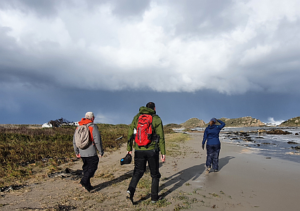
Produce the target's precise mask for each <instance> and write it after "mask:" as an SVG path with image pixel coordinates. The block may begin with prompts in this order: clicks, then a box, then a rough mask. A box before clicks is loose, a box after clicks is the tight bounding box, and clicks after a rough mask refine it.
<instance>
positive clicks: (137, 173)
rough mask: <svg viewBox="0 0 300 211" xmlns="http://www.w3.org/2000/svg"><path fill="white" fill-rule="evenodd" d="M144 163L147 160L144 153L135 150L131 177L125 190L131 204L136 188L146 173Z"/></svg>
mask: <svg viewBox="0 0 300 211" xmlns="http://www.w3.org/2000/svg"><path fill="white" fill-rule="evenodd" d="M146 161H147V160H146V156H145V153H144V151H139V150H135V152H134V170H133V175H132V178H131V181H130V183H129V187H128V189H127V193H128V194H129V199H130V200H131V201H132V203H133V195H134V192H135V189H136V186H137V184H138V182H139V180H140V179H141V178H142V176H143V175H144V172H145V171H146Z"/></svg>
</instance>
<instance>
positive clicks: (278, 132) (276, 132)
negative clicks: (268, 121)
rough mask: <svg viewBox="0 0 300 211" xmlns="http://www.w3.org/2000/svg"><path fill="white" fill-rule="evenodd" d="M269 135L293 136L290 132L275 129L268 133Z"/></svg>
mask: <svg viewBox="0 0 300 211" xmlns="http://www.w3.org/2000/svg"><path fill="white" fill-rule="evenodd" d="M267 134H274V135H287V134H292V133H291V132H288V131H283V130H279V129H273V130H270V131H267Z"/></svg>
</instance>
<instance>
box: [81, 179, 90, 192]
mask: <svg viewBox="0 0 300 211" xmlns="http://www.w3.org/2000/svg"><path fill="white" fill-rule="evenodd" d="M80 185H81V186H82V187H83V188H84V189H85V190H86V191H88V192H91V190H92V189H93V187H92V186H88V185H85V184H83V182H82V181H80Z"/></svg>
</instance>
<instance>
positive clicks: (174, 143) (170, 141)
mask: <svg viewBox="0 0 300 211" xmlns="http://www.w3.org/2000/svg"><path fill="white" fill-rule="evenodd" d="M165 138H166V149H167V155H168V156H172V157H176V156H179V155H181V151H180V143H183V142H184V141H187V140H189V138H190V136H189V135H188V134H184V133H174V134H166V135H165Z"/></svg>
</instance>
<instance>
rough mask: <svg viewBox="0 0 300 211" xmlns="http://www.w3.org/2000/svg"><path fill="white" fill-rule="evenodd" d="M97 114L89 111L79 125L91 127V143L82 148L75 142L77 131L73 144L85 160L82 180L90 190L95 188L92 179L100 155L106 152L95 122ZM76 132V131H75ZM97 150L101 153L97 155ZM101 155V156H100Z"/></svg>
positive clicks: (78, 155)
mask: <svg viewBox="0 0 300 211" xmlns="http://www.w3.org/2000/svg"><path fill="white" fill-rule="evenodd" d="M94 120H95V116H94V114H93V112H87V113H86V114H85V118H82V119H81V121H79V122H78V123H79V125H87V126H88V128H89V132H90V134H89V138H90V144H89V146H88V147H87V148H85V149H80V148H78V147H77V146H76V143H75V133H74V137H73V146H74V151H75V154H76V157H77V158H81V159H82V162H83V166H82V169H83V177H82V179H81V181H80V184H81V185H82V187H84V188H85V189H86V190H87V191H88V192H90V191H91V190H92V189H93V186H92V185H91V182H90V179H91V177H93V176H94V174H95V172H96V170H97V168H98V163H99V157H102V156H103V154H104V151H103V147H102V140H101V136H100V133H99V130H98V127H97V125H96V124H94ZM76 130H77V128H76ZM75 132H76V131H75ZM97 150H98V151H99V155H97ZM98 156H99V157H98Z"/></svg>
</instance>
